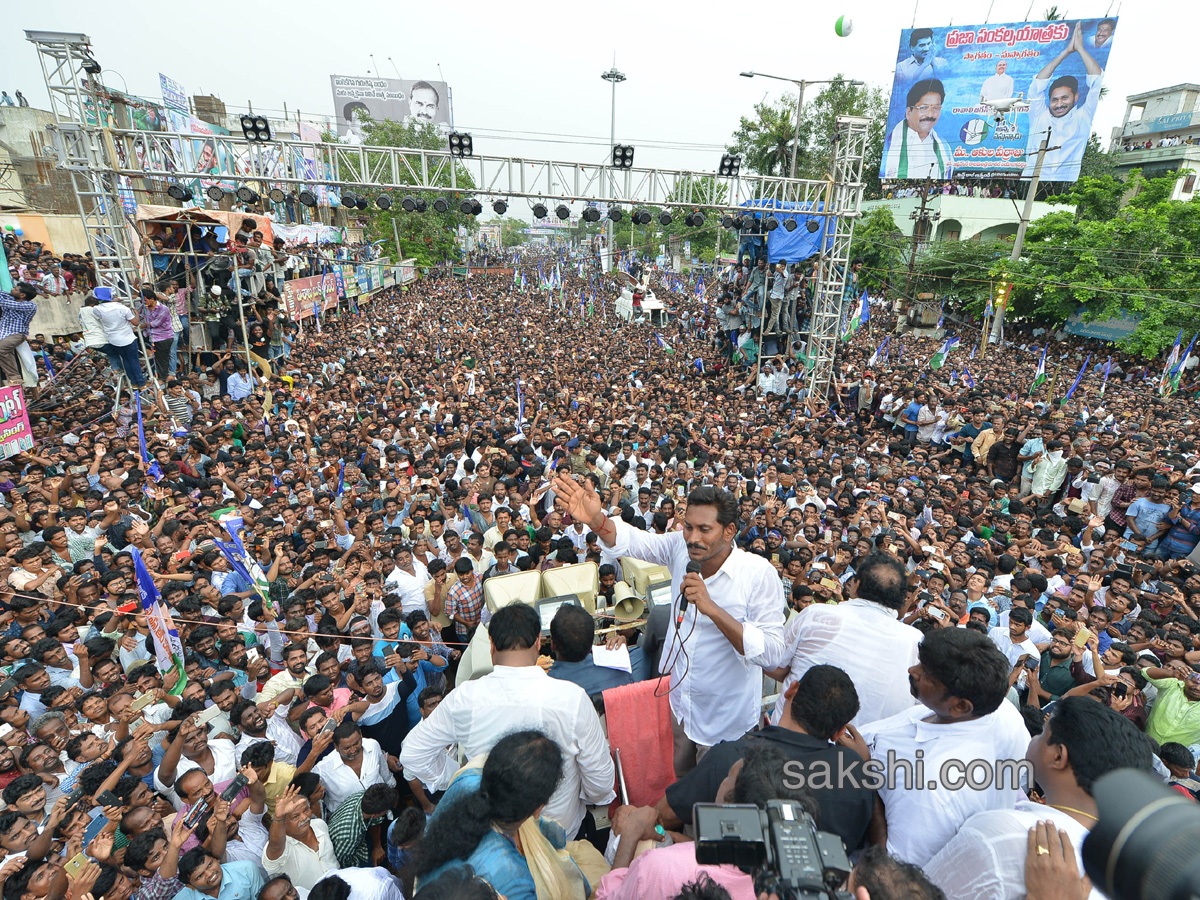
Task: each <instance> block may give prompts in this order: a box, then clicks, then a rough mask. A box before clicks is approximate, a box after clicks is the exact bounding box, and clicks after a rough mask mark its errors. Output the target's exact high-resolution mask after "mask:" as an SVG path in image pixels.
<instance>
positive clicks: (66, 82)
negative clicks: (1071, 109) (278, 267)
mask: <svg viewBox="0 0 1200 900" xmlns="http://www.w3.org/2000/svg"><path fill="white" fill-rule="evenodd" d="M26 37H27V39H28V40H29V41H31V42H32V43H33V44H34V46H35V47H36V48H37V50H38V55H39V59H40V62H41V65H42V72H43V76H44V78H45V83H46V88H47V92H48V93H49V96H50V104H51V109H52V112H53V113H54V116H55V122H56V130H57V139H56V140H55V142H54V143H55V152H56V153H57V155H58V166H59V167H60V168H61V169H63V170H65V171H66V172H68V173H69V174H70V175H71V177H72V179H73V182H74V187H75V193H76V195H77V197H78V200H79V211H80V216H81V217H82V219H83V223H84V227H85V230H86V232H87V235H88V241H89V244H90V249H91V251H92V253H93V255H94V258H95V261H96V264H97V265H96V268H97V272H98V274H99V276H100V279H101V281H102V283H104V284H105V285H107V286H109V287H111V288H113V290H114V292H115V293H116V294H117V295H118V296H120V297H122V298H128V299H132V292H133V286H134V285H135V284H137V283H138V281H139V280H140V274H141V268H142V260H140V259H139V258H138V255H137V254H136V253H135V252H134V243H133V239H132V233H131V229H130V226H129V225H128V223H127V221H126V217H125V214H124V212H123V210H122V205H121V196H120V190H119V188H120V184H121V179H122V178H128V179H132V180H134V181H135V183H136V181H137V180H144V179H150V180H154V181H158V182H167V183H170V182H200V183H201V184H203V183H209V184H212V183H214V182H221V183H223V184H228V183H231V182H232V183H236V184H240V185H246V186H252V187H255V188H256V189H257V191H256V192H257V193H258V194H259V195H260V196H261V197H264V198H265V197H266V196H267V195H268V193H269V192H270V191H271V190H272V189H275V190H282V189H284V188H288V189H291V188H295V189H298V190H301V191H303V190H313V189H315V188H317V187H325V188H330V189H333V190H335V191H350V192H353V193H354V194H355V195H356V196H365V197H366V199H368V200H374V199H375V198H376V197H377V196H378V195H380V194H388V195H390V199H391V200H392V202H393V203H396V204H399V202H400V200H401V196H397V195H404V194H416V195H423V196H425V197H426V198H427V199H429V200H430V201H431V202H432V198H431V197H430V196H429V195H440V196H443V197H447V198H448V199H451V198H452V199H455V200H457V199H458V197H459V196H463V195H465V196H467V197H470V198H474V199H480V200H483V199H495V200H505V201H509V200H514V199H524V200H527V201H528V202H529V203H530V205H531V206H532V204H534V203H545V204H546V205H547V206H548V207H550V208H553V207H554V205H556V204H558V203H567V204H570V203H580V204H585V205H591V204H605V205H607V206H609V207H610V208H611V207H617V208H619V207H622V206H624V207H627V208H628V210H629V211H633V210H634V209H640V208H644V207H654V208H668V209H670V208H674V209H687V210H698V211H718V212H720V211H729V212H731V213H733V212H737V211H739V210H740V211H742V212H746V209H745V207H746V206H750V207H757V208H758V209H759V210H763V209H765V208H774V209H775V210H777V211H778V213H779V214H780V215H784V216H787V215H789V214H791V215H799V216H802V217H807V218H819V217H828V218H829V223H828V227H827V228H826V229H825V233H824V240H823V242H822V248H821V249H822V253H823V255H824V264H823V265H822V267H821V270H820V271H821V274H820V278H819V283H818V288H817V291H816V298H815V304H814V310H813V332H812V334H813V337H812V343H811V345H810V357H811V355H812V351H816V352H815V356H816V364H815V366H814V368H813V371H812V373H811V383H810V387H811V389H812V395H813V396H815V397H824V396H825V393H826V391H827V390H828V387H829V383H830V379H831V376H832V372H833V357H834V353H835V351H836V347H837V336H838V335H837V328H838V324H839V323H840V321H841V310H842V294H843V290H844V285H845V276H846V269H847V266H848V262H849V259H848V255H849V246H850V238H851V235H852V233H853V228H854V222H855V220H856V219H857V218H858V215H859V204H860V201H861V199H862V192H863V185H862V160H863V153H864V150H865V146H866V137H867V128H868V125H869V120H867V119H863V118H858V117H839V119H838V120H837V125H836V128H837V135H836V143H835V148H836V150H835V159H834V164H833V170H832V171H831V173H830V177H829V178H828V179H826V180H806V179H797V178H784V177H777V176H771V175H754V174H746V175H742V174H741V173H740V172H739V174H737V175H720V174H719V173H718V172H717V171H716V170H715V169H714V170H713V171H707V172H705V171H690V170H682V169H659V168H619V167H615V166H612V165H610V164H609V161H602V162H599V163H582V162H568V161H557V160H541V159H527V158H522V157H512V156H487V155H480V156H474V155H472V156H456V155H452V154H451V153H450V149H449V146H447V148H446V149H444V150H422V149H410V148H398V147H370V146H356V145H349V144H341V143H333V142H311V141H298V140H291V139H282V138H277V137H271V138H270V139H267V140H265V141H264V140H255V141H250V140H248V139H247V138H245V137H236V136H232V135H229V136H226V135H196V134H173V133H167V132H150V131H134V130H124V129H119V128H112V127H108V126H107V125H106V124H105V123H103V122H101V121H99V120H100V119H101V116H100V115H98V113H97V110H99V109H100V108H101V105H100V103H99V102H98V100H99V95H100V94H101V93H103V92H104V91H105V90H106V89H105V88H104V87H103V85H102V84H101V83H100V82H99V80H98V75H99V73H100V72H101V65H100V63H99V62H98V61H97V60H96V59H95V57H94V55H93V52H92V46H91V40H90V38H88V36H87V35H84V34H74V33H60V32H42V31H27V32H26ZM198 141H200V142H203V143H204V145H205V147H206V152H205V153H204V158H203V160H201V159H200V158H199V154H198V153H197V152H196V151H195V149H194V144H195V143H196V142H198ZM714 161H715V160H714ZM195 200H196V201H197V202H199V203H203V202H204V198H203V197H196V198H195ZM796 261H797V262H798V261H799V260H796Z"/></svg>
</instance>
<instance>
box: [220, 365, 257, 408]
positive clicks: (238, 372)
mask: <svg viewBox="0 0 1200 900" xmlns="http://www.w3.org/2000/svg"><path fill="white" fill-rule="evenodd" d="M233 368H234V373H233V374H232V375H230V376H229V381H227V382H226V384H225V386H226V388H227V389H228V391H229V399H230V400H245V399H246V398H247V397H249V396H250V395H251V394H252V393H253V392H254V379H253V377H251V375H250V371H249V369H248V368H247V367H246V364H245V363H244V362H242V361H241V360H240V359H239V360H238V361H237V362H235V363H234V364H233Z"/></svg>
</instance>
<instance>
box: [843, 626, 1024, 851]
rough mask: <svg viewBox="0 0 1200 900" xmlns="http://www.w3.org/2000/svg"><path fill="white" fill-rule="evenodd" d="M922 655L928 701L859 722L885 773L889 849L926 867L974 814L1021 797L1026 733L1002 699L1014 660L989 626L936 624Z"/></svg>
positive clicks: (918, 689)
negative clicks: (998, 645) (1002, 649)
mask: <svg viewBox="0 0 1200 900" xmlns="http://www.w3.org/2000/svg"><path fill="white" fill-rule="evenodd" d="M918 656H919V662H918V663H917V664H916V665H915V666H913V667H912V668H911V669H910V670H909V673H908V680H909V685H910V690H911V691H912V694H913V696H914V697H916V698H917V700H919V701H920V702H921V705H920V706H914V707H912V708H911V709H908V710H905V711H904V712H901V713H898V714H897V715H894V716H892V717H891V718H888V719H883V720H881V721H879V722H872V723H871V724H869V725H866V726H864V727H863V728H862V729H861V731H862V735H863V738H864V739H865V740H866V742H867V746H868V747H869V748H870V750H871V758H872V759H876V760H881V761H883V762H884V765H885V771H886V773H887V783H885V784H884V786H883V787H882V788H881V789H880V791H879V797H880V799H881V800H882V801H883V808H884V813H885V816H886V820H887V849H888V853H890V854H892V855H893V856H895V857H896V858H897V859H900V860H903V861H904V862H907V863H912V864H913V865H917V866H923V865H925V863H927V862H929V860H930V859H931V858H932V857H933V855H934V854H935V853H937V852H938V851H939V850H941V848H942V847H943V846H945V844H946V842H947V841H949V840H950V839H951V838H952V837H953V836H954V833H955V832H956V831H958V828H959V826H960V825H962V823H963V822H965V821H966V820H967V819H968V818H969V817H970V816H972V815H974V814H975V813H978V812H983V811H984V810H989V809H1012V808H1013V806H1015V805H1016V802H1017V800H1019V799H1020V798H1021V787H1020V784H1019V783H1018V782H1019V776H1020V774H1021V768H1022V767H1021V761H1022V760H1024V758H1025V749H1026V747H1028V746H1029V732H1028V731H1027V730H1026V729H1025V722H1024V720H1023V719H1022V718H1021V714H1020V713H1019V712H1017V708H1016V707H1015V706H1013V705H1012V704H1011V703H1006V702H1005V697H1006V696H1007V694H1008V675H1009V672H1010V671H1011V667H1010V666H1009V664H1008V660H1007V659H1006V658H1005V656H1004V654H1003V653H1001V652H1000V651H999V650H998V649H997V648H996V645H995V644H993V643H992V642H991V640H989V639H988V637H987V636H986V635H983V634H980V633H979V632H977V631H972V630H971V629H969V628H956V627H953V626H950V627H945V628H939V629H937V630H936V631H933V632H930V633H929V634H927V635H926V636H925V638H924V640H922V641H921V646H920V648H919V649H918ZM917 782H921V783H920V785H918V784H917ZM976 785H978V786H976ZM876 837H877V838H879V837H882V835H876ZM877 842H878V841H877Z"/></svg>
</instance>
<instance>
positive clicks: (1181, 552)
mask: <svg viewBox="0 0 1200 900" xmlns="http://www.w3.org/2000/svg"><path fill="white" fill-rule="evenodd" d="M1197 494H1200V487H1197V486H1196V485H1192V487H1190V488H1188V489H1187V490H1181V491H1180V492H1179V499H1178V500H1176V501H1175V502H1174V503H1172V504H1171V508H1170V510H1168V512H1167V515H1166V521H1167V522H1168V524H1169V525H1170V526H1171V527H1170V528H1169V529H1168V530H1167V533H1166V534H1165V535H1163V538H1162V540H1161V541H1160V542H1159V545H1158V552H1159V554H1160V555H1161V556H1162V558H1163V559H1182V558H1183V557H1185V556H1187V555H1188V554H1189V553H1191V552H1192V551H1193V550H1195V549H1196V545H1197V544H1198V543H1200V506H1197V505H1196V504H1197V496H1196V495H1197ZM1135 502H1136V501H1135ZM1130 505H1131V506H1132V505H1133V504H1130Z"/></svg>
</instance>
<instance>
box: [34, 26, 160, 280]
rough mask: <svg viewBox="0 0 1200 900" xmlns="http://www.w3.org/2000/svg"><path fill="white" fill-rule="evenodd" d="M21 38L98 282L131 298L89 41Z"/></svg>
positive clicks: (131, 259) (129, 260) (53, 35)
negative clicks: (40, 85)
mask: <svg viewBox="0 0 1200 900" xmlns="http://www.w3.org/2000/svg"><path fill="white" fill-rule="evenodd" d="M25 36H26V37H27V38H28V39H29V40H30V41H32V42H33V44H34V46H36V47H37V50H38V59H39V60H40V62H41V64H42V76H43V77H44V79H45V82H46V90H47V92H48V93H49V95H50V109H51V111H52V112H53V113H54V120H55V132H56V134H55V140H54V150H55V153H56V154H57V155H58V167H59V168H61V169H64V170H65V171H67V172H68V173H69V174H70V176H71V181H72V186H73V187H74V190H75V197H76V199H77V201H78V203H79V215H80V218H82V219H83V227H84V230H85V232H86V233H87V238H88V245H89V247H90V249H91V251H92V258H93V259H94V261H95V263H96V273H97V276H98V278H99V281H100V284H101V285H105V286H107V287H110V288H112V290H113V294H114V296H118V297H121V298H122V299H125V300H128V301H131V300H132V298H133V292H134V284H135V282H136V280H137V279H136V276H137V275H138V259H137V255H136V254H135V253H134V250H133V243H132V241H131V237H130V233H129V229H128V228H126V225H125V213H124V211H123V210H122V208H121V197H120V195H119V194H118V191H117V187H118V180H117V176H118V173H117V172H116V171H115V167H114V166H113V165H112V161H113V160H114V159H116V158H117V157H116V153H115V148H114V146H113V143H112V137H111V133H110V131H109V129H107V128H103V127H101V126H100V125H99V124H98V123H99V121H100V119H101V112H100V106H99V104H97V103H96V102H95V98H96V84H95V82H94V81H93V80H92V76H91V75H90V74H89V73H88V72H87V70H86V68H85V67H91V66H92V65H93V64H94V62H93V59H92V54H91V39H90V38H88V36H87V35H85V34H64V33H60V32H49V31H26V32H25Z"/></svg>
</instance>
